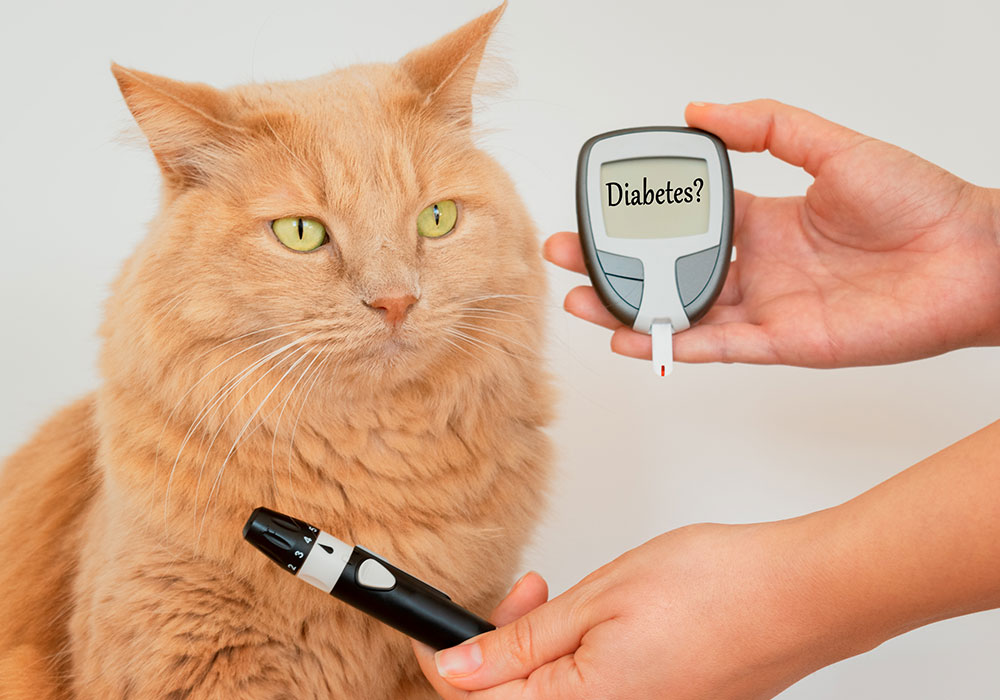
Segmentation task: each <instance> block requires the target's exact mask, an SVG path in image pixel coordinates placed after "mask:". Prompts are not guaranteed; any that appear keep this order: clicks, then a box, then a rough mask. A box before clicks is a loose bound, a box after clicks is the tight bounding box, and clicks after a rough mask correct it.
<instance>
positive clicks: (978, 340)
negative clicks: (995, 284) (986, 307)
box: [964, 186, 1000, 346]
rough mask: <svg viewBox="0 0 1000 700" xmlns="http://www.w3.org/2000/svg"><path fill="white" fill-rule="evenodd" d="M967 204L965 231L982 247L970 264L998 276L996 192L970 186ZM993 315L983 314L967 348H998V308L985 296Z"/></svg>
mask: <svg viewBox="0 0 1000 700" xmlns="http://www.w3.org/2000/svg"><path fill="white" fill-rule="evenodd" d="M969 190H970V195H969V196H968V198H967V200H968V201H969V204H968V205H967V206H966V207H965V217H964V218H965V221H966V227H967V230H969V231H971V232H976V233H978V234H980V237H981V239H982V242H983V245H982V246H980V247H979V250H980V251H981V255H982V258H981V259H979V260H976V261H973V264H977V263H978V264H981V265H984V266H985V267H986V268H987V269H989V270H994V271H996V272H997V275H998V276H1000V189H993V188H988V187H974V186H970V188H969ZM986 296H987V297H988V298H989V299H990V300H989V301H988V302H987V303H991V302H992V306H993V308H994V312H993V313H990V312H989V311H987V314H986V317H985V318H986V320H985V327H983V328H981V329H980V332H979V333H978V334H976V335H975V336H974V337H972V338H971V339H969V342H968V343H967V344H968V345H980V346H997V345H1000V305H997V302H996V299H995V298H992V297H993V296H994V295H986Z"/></svg>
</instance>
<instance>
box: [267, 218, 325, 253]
mask: <svg viewBox="0 0 1000 700" xmlns="http://www.w3.org/2000/svg"><path fill="white" fill-rule="evenodd" d="M271 230H272V231H274V235H275V236H276V237H277V239H278V240H279V241H281V242H282V243H283V244H284V245H285V247H286V248H291V249H292V250H297V251H299V252H300V253H308V252H309V251H311V250H316V249H317V248H319V247H320V246H321V245H323V244H324V243H326V229H325V228H324V227H323V224H321V223H320V222H318V221H316V219H306V218H304V217H301V216H299V217H286V218H284V219H275V220H274V221H272V222H271Z"/></svg>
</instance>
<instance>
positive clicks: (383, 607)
mask: <svg viewBox="0 0 1000 700" xmlns="http://www.w3.org/2000/svg"><path fill="white" fill-rule="evenodd" d="M243 537H244V539H246V541H247V542H249V543H250V544H252V545H253V546H254V547H256V548H257V549H259V550H260V551H261V552H263V553H264V554H266V555H267V557H268V558H269V559H271V561H273V562H274V563H275V564H277V565H278V566H280V567H281V568H283V569H284V570H285V571H287V572H288V573H290V574H293V575H294V576H296V577H298V578H300V579H302V580H303V581H305V582H306V583H309V584H312V585H313V586H316V588H319V589H320V590H322V591H324V592H326V593H329V594H330V595H332V596H334V597H335V598H339V599H340V600H342V601H344V602H345V603H347V604H348V605H351V606H352V607H355V608H357V609H358V610H360V611H361V612H363V613H365V614H367V615H371V616H372V617H374V618H375V619H377V620H380V621H382V622H384V623H385V624H387V625H389V626H390V627H394V628H395V629H397V630H399V631H400V632H402V633H403V634H405V635H407V636H409V637H412V638H413V639H416V640H417V641H420V642H423V643H424V644H426V645H428V646H430V647H433V648H434V649H447V648H448V647H453V646H456V645H458V644H461V643H462V642H464V641H466V640H467V639H471V638H472V637H475V636H476V635H479V634H482V633H483V632H489V631H490V630H492V629H496V628H495V627H494V626H493V625H492V624H490V623H489V622H487V621H486V620H484V619H482V618H481V617H479V616H478V615H475V614H474V613H471V612H469V611H468V610H466V609H465V608H463V607H461V606H459V605H456V604H455V603H454V602H453V601H452V600H451V598H449V597H448V596H447V595H445V594H444V593H442V592H441V591H439V590H438V589H436V588H434V587H433V586H430V585H428V584H426V583H424V582H423V581H421V580H420V579H418V578H417V577H415V576H411V575H410V574H408V573H406V572H405V571H403V570H402V569H399V568H397V567H395V566H393V565H392V564H390V563H389V562H387V561H386V560H385V559H383V558H382V557H380V556H378V555H376V554H373V553H372V552H369V551H368V550H367V549H365V548H364V547H355V546H353V545H349V544H347V543H345V542H342V541H340V540H338V539H337V538H336V537H333V536H332V535H329V534H327V533H326V532H323V531H322V530H320V529H318V528H316V527H313V526H312V525H310V524H309V523H306V522H303V521H301V520H298V519H297V518H293V517H290V516H288V515H284V514H283V513H278V512H276V511H273V510H270V509H268V508H257V509H256V510H254V512H253V514H252V515H251V516H250V519H249V520H247V524H246V525H244V526H243Z"/></svg>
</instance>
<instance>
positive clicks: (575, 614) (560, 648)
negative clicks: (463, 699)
mask: <svg viewBox="0 0 1000 700" xmlns="http://www.w3.org/2000/svg"><path fill="white" fill-rule="evenodd" d="M577 595H578V594H577V593H575V592H570V593H564V594H563V595H561V596H559V597H558V598H556V599H555V600H552V601H550V602H548V603H545V604H544V605H542V606H540V607H538V608H536V609H534V610H532V611H531V612H530V613H528V614H527V615H525V616H523V617H520V618H518V619H516V620H515V621H514V622H512V623H511V624H509V625H504V626H503V627H498V628H497V629H496V630H495V631H493V632H487V633H486V634H481V635H479V636H478V637H476V638H475V639H473V640H472V641H470V642H467V643H465V644H461V645H459V646H457V647H453V648H451V649H445V650H444V651H439V652H438V653H437V655H436V658H435V661H436V664H437V669H438V672H439V673H440V674H441V676H443V677H444V679H445V680H447V681H448V682H449V683H450V684H451V685H453V686H455V687H457V688H461V689H463V690H480V689H483V688H492V687H493V686H496V685H499V684H501V683H506V682H507V681H511V680H515V679H518V678H527V677H528V676H529V675H531V673H532V672H533V671H535V670H536V669H537V668H539V667H541V666H544V665H545V664H547V663H549V662H550V661H554V660H556V659H558V658H560V657H562V656H566V655H567V654H571V653H573V652H574V651H575V650H576V649H577V648H578V647H579V645H580V640H581V639H582V638H583V635H584V633H585V632H586V631H587V629H589V628H590V627H591V624H590V621H589V620H588V619H587V617H586V615H588V614H589V608H580V607H579V606H575V605H574V604H573V601H574V600H575V599H576V597H577Z"/></svg>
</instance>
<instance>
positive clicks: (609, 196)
mask: <svg viewBox="0 0 1000 700" xmlns="http://www.w3.org/2000/svg"><path fill="white" fill-rule="evenodd" d="M708 200H709V190H708V163H707V162H706V161H704V160H703V159H701V158H630V159H628V160H614V161H609V162H607V163H602V164H601V209H602V211H603V213H604V228H605V230H606V231H607V233H608V236H610V237H612V238H682V237H684V236H697V235H698V234H701V233H705V232H706V231H707V230H708V210H709V207H708Z"/></svg>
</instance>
